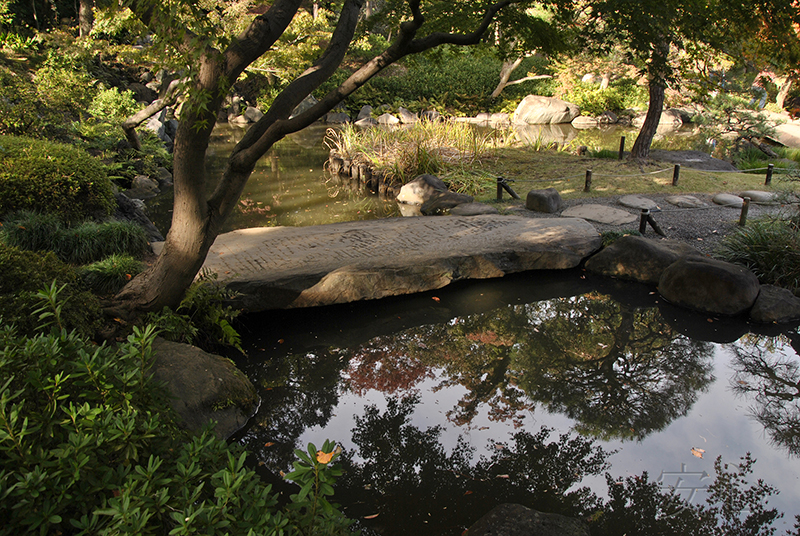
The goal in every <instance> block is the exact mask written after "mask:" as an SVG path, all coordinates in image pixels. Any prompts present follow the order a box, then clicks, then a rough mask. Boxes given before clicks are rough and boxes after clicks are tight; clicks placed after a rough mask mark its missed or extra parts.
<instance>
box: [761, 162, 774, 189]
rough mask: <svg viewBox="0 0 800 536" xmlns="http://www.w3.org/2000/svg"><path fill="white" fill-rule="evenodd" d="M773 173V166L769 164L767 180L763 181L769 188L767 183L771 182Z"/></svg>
mask: <svg viewBox="0 0 800 536" xmlns="http://www.w3.org/2000/svg"><path fill="white" fill-rule="evenodd" d="M773 171H775V164H770V165H768V166H767V178H766V180H764V185H765V186H769V183H771V182H772V172H773Z"/></svg>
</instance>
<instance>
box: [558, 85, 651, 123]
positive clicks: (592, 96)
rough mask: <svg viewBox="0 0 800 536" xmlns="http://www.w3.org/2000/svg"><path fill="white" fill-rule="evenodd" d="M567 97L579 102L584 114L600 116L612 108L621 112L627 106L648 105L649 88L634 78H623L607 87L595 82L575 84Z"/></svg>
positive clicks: (570, 100) (644, 106) (568, 99)
mask: <svg viewBox="0 0 800 536" xmlns="http://www.w3.org/2000/svg"><path fill="white" fill-rule="evenodd" d="M565 99H566V100H567V101H569V102H572V103H574V104H577V105H578V106H580V108H581V113H583V115H590V116H598V115H600V114H602V113H603V112H605V111H607V110H610V111H612V112H620V111H622V110H625V109H627V108H639V109H641V108H646V107H647V99H648V97H647V88H645V87H642V86H639V85H637V84H636V82H635V81H634V80H631V79H623V80H621V81H619V82H615V83H614V84H612V85H610V86H609V87H608V88H606V89H600V87H599V86H595V85H593V84H575V85H574V86H573V87H572V90H571V91H569V93H567V95H566V96H565Z"/></svg>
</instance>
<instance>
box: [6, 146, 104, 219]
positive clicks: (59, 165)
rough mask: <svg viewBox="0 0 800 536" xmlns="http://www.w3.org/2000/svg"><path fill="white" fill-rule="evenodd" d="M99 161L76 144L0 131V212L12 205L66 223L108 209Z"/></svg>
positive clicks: (95, 214) (7, 211)
mask: <svg viewBox="0 0 800 536" xmlns="http://www.w3.org/2000/svg"><path fill="white" fill-rule="evenodd" d="M114 206H115V201H114V194H113V191H112V189H111V182H110V181H109V179H108V177H107V176H106V174H105V171H104V169H103V166H102V164H101V163H100V162H99V161H98V160H96V159H94V158H92V157H91V156H89V154H88V153H86V152H85V151H82V150H80V149H78V148H76V147H72V146H69V145H65V144H61V143H52V142H48V141H42V140H34V139H31V138H24V137H15V136H0V216H3V215H5V214H8V213H10V212H13V211H17V210H36V211H39V212H50V213H53V214H57V215H58V216H59V217H60V218H61V219H62V220H64V221H66V222H75V221H82V220H84V219H86V218H87V217H97V218H102V217H106V216H108V215H109V214H111V213H112V212H113V210H114Z"/></svg>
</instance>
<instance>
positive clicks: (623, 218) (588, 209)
mask: <svg viewBox="0 0 800 536" xmlns="http://www.w3.org/2000/svg"><path fill="white" fill-rule="evenodd" d="M561 215H562V216H564V217H569V218H583V219H584V220H589V221H594V222H597V223H605V224H607V225H625V224H628V223H633V222H635V221H636V220H638V219H639V217H638V216H636V215H635V214H631V213H630V212H627V211H625V210H620V209H618V208H613V207H608V206H606V205H595V204H592V203H586V204H583V205H576V206H574V207H570V208H568V209H567V210H565V211H564V212H562V213H561Z"/></svg>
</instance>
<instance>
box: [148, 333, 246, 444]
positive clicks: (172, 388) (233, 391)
mask: <svg viewBox="0 0 800 536" xmlns="http://www.w3.org/2000/svg"><path fill="white" fill-rule="evenodd" d="M153 351H154V352H155V356H156V361H155V364H154V365H153V379H154V380H155V381H158V382H163V383H165V384H166V387H167V392H168V393H169V394H170V395H171V396H172V398H171V400H170V405H171V406H172V409H174V410H175V412H176V413H177V414H178V415H179V416H180V417H181V425H182V426H184V427H185V428H187V429H188V430H191V431H199V430H201V429H202V428H203V427H204V426H205V425H206V424H208V423H209V422H211V421H214V422H216V423H217V425H216V427H215V428H214V431H215V433H216V434H217V436H218V437H219V438H221V439H227V438H228V437H230V436H231V435H233V434H234V433H235V432H237V431H238V430H240V429H241V428H242V427H243V426H244V425H245V423H247V420H248V419H249V418H250V417H251V416H252V415H253V414H254V413H255V410H256V408H257V406H258V403H259V397H258V393H257V392H256V388H255V387H254V386H253V384H252V383H250V380H248V379H247V377H246V376H245V375H244V374H242V372H241V371H240V370H239V369H237V368H236V366H235V365H234V364H233V362H231V361H230V360H229V359H225V358H223V357H220V356H218V355H214V354H209V353H207V352H204V351H203V350H201V349H199V348H196V347H194V346H190V345H188V344H181V343H177V342H170V341H167V340H164V339H161V338H158V339H156V341H155V343H153Z"/></svg>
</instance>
